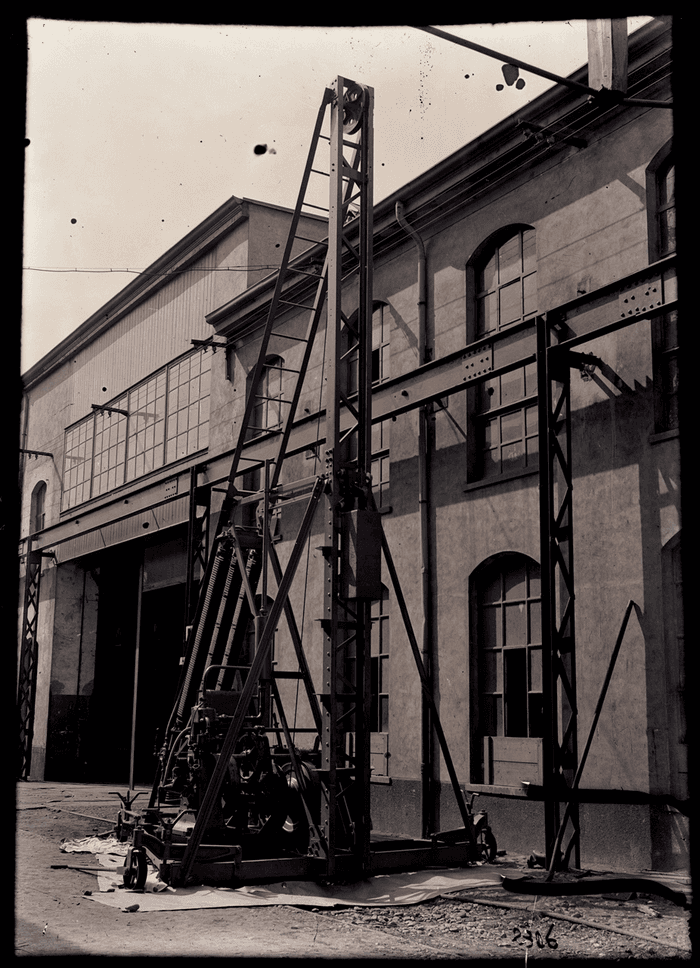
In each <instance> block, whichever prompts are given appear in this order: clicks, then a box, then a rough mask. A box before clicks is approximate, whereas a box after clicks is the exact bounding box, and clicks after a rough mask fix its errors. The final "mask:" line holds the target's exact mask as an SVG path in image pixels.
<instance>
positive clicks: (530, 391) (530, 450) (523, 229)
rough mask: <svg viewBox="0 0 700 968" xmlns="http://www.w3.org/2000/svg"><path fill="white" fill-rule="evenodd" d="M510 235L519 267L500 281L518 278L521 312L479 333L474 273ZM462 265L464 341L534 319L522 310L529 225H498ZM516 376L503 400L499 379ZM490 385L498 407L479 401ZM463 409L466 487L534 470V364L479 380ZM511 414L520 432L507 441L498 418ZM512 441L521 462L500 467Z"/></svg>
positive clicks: (533, 274) (533, 272) (533, 270)
mask: <svg viewBox="0 0 700 968" xmlns="http://www.w3.org/2000/svg"><path fill="white" fill-rule="evenodd" d="M528 233H530V234H531V245H532V247H533V251H532V254H531V264H530V266H529V271H527V272H526V271H525V270H526V263H525V260H524V256H523V252H524V240H525V235H526V234H528ZM516 237H518V239H519V253H520V269H521V271H520V273H519V274H518V275H516V276H513V277H512V278H509V279H507V280H506V281H505V283H503V285H505V286H507V285H512V284H513V282H516V281H519V284H520V289H521V299H522V302H521V306H522V309H523V312H522V314H521V315H520V316H519V317H517V318H515V319H509V320H508V321H507V322H503V323H502V322H501V320H500V316H499V317H498V319H497V324H496V326H495V328H493V329H490V330H488V331H486V332H483V333H482V332H479V315H480V314H479V309H478V300H479V299H481V298H483V296H484V294H485V293H487V292H491V291H492V290H489V289H482V288H481V287H480V285H479V277H480V274H481V273H482V271H483V267H484V266H485V265H488V264H489V263H491V262H492V261H493V260H494V259H496V260H497V259H498V254H499V253H500V251H501V249H502V248H503V246H505V245H506V243H508V242H509V241H510V240H512V239H514V238H516ZM466 268H467V273H466V280H467V300H466V305H467V313H466V320H467V343H472V342H476V341H477V340H481V339H486V338H488V337H497V336H498V335H499V334H501V333H503V332H505V331H507V330H510V329H512V328H513V327H515V326H517V325H523V324H527V323H528V321H532V322H533V323H534V320H535V317H536V316H537V307H536V304H535V307H534V308H531V309H529V310H528V312H525V308H526V306H525V302H524V298H525V297H524V280H525V279H526V278H528V279H532V278H534V279H535V295H536V293H537V287H536V280H537V231H536V229H535V228H534V226H532V225H528V224H526V223H520V222H519V223H513V224H511V225H507V226H503V227H502V228H501V229H499V230H498V231H497V232H495V233H493V234H492V235H491V236H489V238H488V239H486V240H484V242H482V244H481V245H480V246H479V247H478V249H477V250H476V251H475V253H474V254H473V256H472V257H471V259H470V260H469V262H468V263H467V267H466ZM500 285H501V284H500V281H499V280H497V286H496V288H495V290H493V291H499V288H498V287H499V286H500ZM501 288H502V286H501ZM517 375H520V382H521V385H522V388H523V389H522V393H521V395H520V396H518V397H517V398H514V399H504V397H505V396H506V395H505V394H504V390H503V388H504V385H505V381H509V382H511V383H512V382H513V380H514V379H515V378H516V376H517ZM491 384H494V385H497V386H498V394H499V401H498V405H497V406H484V401H483V399H481V398H483V396H484V394H485V393H486V392H488V390H489V386H490V385H491ZM491 392H493V390H491ZM467 407H468V414H469V420H468V431H467V486H470V485H471V486H483V485H487V484H490V483H494V482H496V481H503V480H508V479H510V478H512V477H520V476H522V475H524V474H531V473H536V472H537V470H538V469H539V453H538V443H539V437H538V430H537V377H536V372H534V365H529V366H523V367H521V368H518V369H516V370H513V371H511V372H509V373H507V374H502V375H501V376H498V377H494V378H493V380H487V381H485V382H483V383H481V382H480V383H479V384H478V385H477V386H472V387H468V388H467ZM528 412H532V413H534V425H532V426H529V424H528ZM516 413H520V414H521V421H520V423H521V428H520V429H521V431H522V433H521V435H520V437H519V438H518V439H517V440H516V439H515V438H514V439H513V440H509V439H506V438H504V436H503V418H508V417H510V416H512V415H513V414H516ZM494 423H496V424H497V426H498V431H499V432H498V435H497V438H492V439H491V443H492V446H491V447H489V446H488V442H489V432H488V428H489V427H490V426H493V425H494ZM518 442H520V443H522V453H521V454H519V455H518V459H520V458H522V460H523V463H522V464H520V465H519V466H510V467H509V466H507V465H505V466H504V456H503V455H504V452H505V451H506V450H507V448H508V447H512V446H513V445H514V444H516V443H518ZM496 450H498V452H499V459H498V465H499V467H498V470H496V471H495V472H493V473H488V471H489V469H490V468H491V467H492V465H491V464H490V463H489V462H488V461H487V459H486V455H487V454H488V453H489V452H494V451H496Z"/></svg>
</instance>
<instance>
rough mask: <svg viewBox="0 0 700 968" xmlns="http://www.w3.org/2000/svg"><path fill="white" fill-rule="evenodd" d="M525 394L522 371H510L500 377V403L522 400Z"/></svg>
mask: <svg viewBox="0 0 700 968" xmlns="http://www.w3.org/2000/svg"><path fill="white" fill-rule="evenodd" d="M524 392H525V372H524V370H512V371H511V372H510V373H504V374H503V376H502V377H501V403H502V404H503V405H505V404H507V403H515V401H516V400H522V398H523V395H524Z"/></svg>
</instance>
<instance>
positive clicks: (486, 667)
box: [479, 651, 503, 692]
mask: <svg viewBox="0 0 700 968" xmlns="http://www.w3.org/2000/svg"><path fill="white" fill-rule="evenodd" d="M501 655H502V653H501V652H500V651H498V652H484V653H483V654H482V657H481V668H480V670H479V673H480V677H481V678H480V687H481V691H482V692H502V691H503V677H502V675H501V661H500V660H501Z"/></svg>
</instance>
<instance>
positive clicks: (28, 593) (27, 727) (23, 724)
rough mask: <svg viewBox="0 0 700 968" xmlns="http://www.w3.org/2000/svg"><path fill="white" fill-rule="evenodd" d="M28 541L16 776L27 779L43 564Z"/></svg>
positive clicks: (30, 747)
mask: <svg viewBox="0 0 700 968" xmlns="http://www.w3.org/2000/svg"><path fill="white" fill-rule="evenodd" d="M28 543H29V548H28V551H27V558H26V567H25V576H24V608H23V613H22V638H21V642H20V655H19V680H18V688H17V710H18V714H19V764H18V766H19V769H18V773H17V776H18V778H19V779H20V780H26V779H27V777H28V776H29V771H30V769H31V762H32V738H33V735H34V707H35V699H36V675H37V662H38V655H39V645H38V639H37V635H38V624H39V592H40V588H41V566H42V561H43V557H44V556H43V555H42V552H41V551H33V550H32V547H31V538H29V542H28Z"/></svg>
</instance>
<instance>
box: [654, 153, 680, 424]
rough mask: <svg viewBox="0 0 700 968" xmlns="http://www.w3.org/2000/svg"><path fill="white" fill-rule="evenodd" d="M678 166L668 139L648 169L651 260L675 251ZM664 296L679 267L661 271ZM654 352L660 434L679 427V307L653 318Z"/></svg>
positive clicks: (669, 294) (668, 293) (670, 295)
mask: <svg viewBox="0 0 700 968" xmlns="http://www.w3.org/2000/svg"><path fill="white" fill-rule="evenodd" d="M675 183H676V166H675V160H674V155H673V146H672V143H671V142H670V141H669V142H668V143H667V144H665V145H664V147H663V148H662V149H661V150H660V151H659V152H657V154H656V155H655V157H654V158H653V159H652V160H651V162H650V164H649V167H648V168H647V224H648V230H649V261H650V262H656V261H657V260H659V259H663V258H664V257H665V256H667V255H671V254H672V253H673V252H675V251H676V197H675ZM662 276H663V279H662V284H663V290H664V298H665V299H668V298H673V297H674V296H675V294H676V293H675V282H676V270H675V269H674V268H672V269H670V270H666V271H665V272H663V273H662ZM652 341H653V353H654V413H655V430H656V432H657V433H665V432H666V431H670V430H675V429H677V427H678V310H677V309H672V310H670V311H669V312H667V313H663V314H662V315H661V316H657V317H655V318H654V320H653V321H652Z"/></svg>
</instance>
